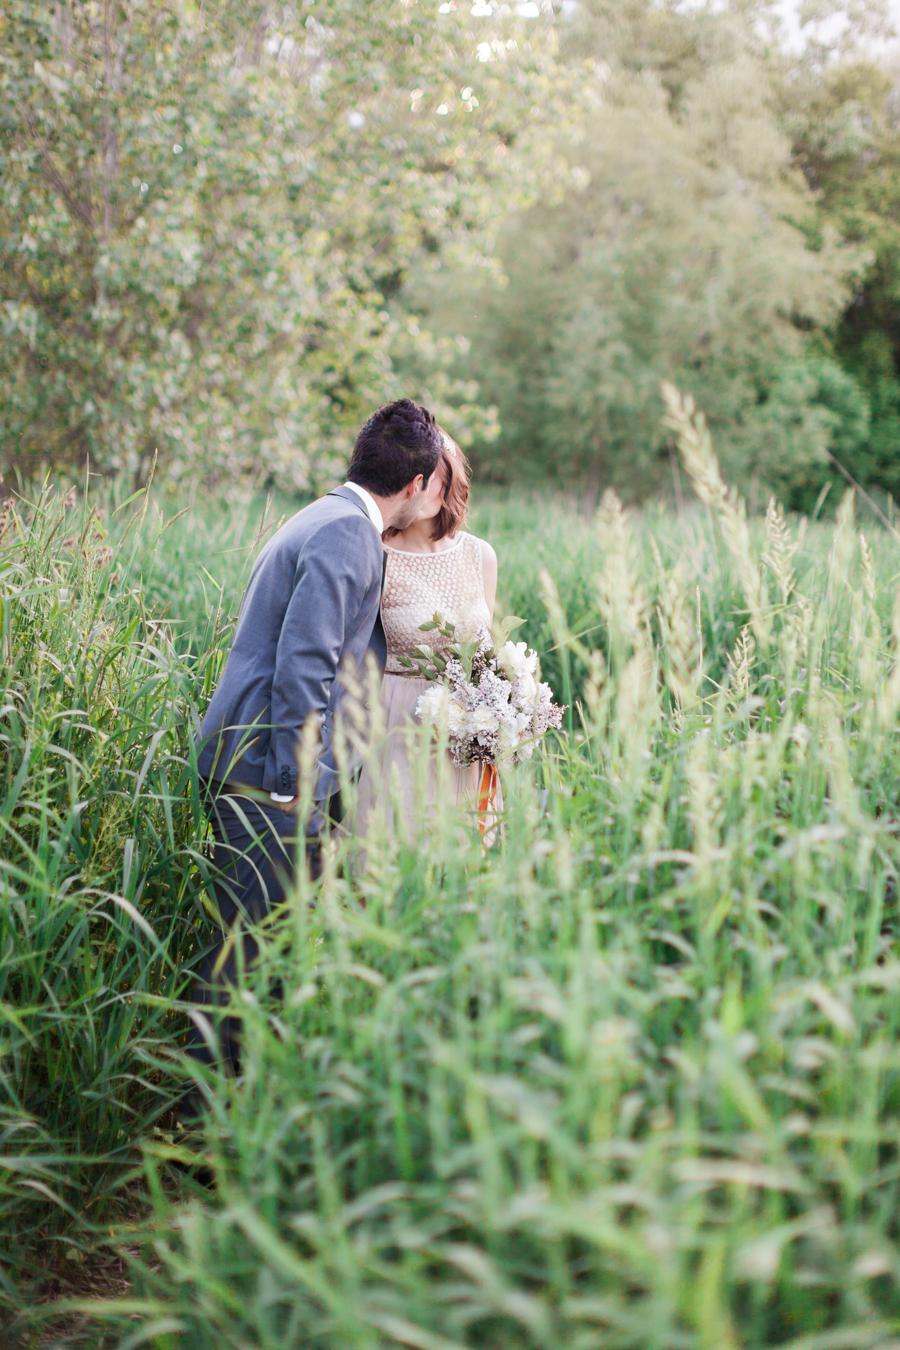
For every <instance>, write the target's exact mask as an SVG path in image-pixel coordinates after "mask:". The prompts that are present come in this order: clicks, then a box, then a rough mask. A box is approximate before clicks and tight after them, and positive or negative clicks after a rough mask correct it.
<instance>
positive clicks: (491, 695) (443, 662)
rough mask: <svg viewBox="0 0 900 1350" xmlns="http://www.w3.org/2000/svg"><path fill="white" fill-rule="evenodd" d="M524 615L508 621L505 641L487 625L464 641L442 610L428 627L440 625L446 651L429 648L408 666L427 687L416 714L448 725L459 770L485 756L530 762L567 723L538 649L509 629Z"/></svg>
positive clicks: (419, 650) (405, 661)
mask: <svg viewBox="0 0 900 1350" xmlns="http://www.w3.org/2000/svg"><path fill="white" fill-rule="evenodd" d="M521 623H524V619H516V618H513V617H510V618H507V619H504V620H503V622H502V623H501V624H500V625H498V631H497V639H498V640H497V641H496V643H495V640H494V638H492V636H491V634H490V633H489V632H488V631H487V629H480V630H479V631H478V632H476V633H475V635H474V637H473V638H472V640H471V641H470V642H456V641H453V639H454V638H455V637H456V630H455V628H454V627H453V625H452V624H448V623H445V622H444V620H443V619H442V617H441V616H440V614H435V616H434V618H433V619H432V620H431V622H430V623H423V624H422V625H421V631H422V632H428V631H433V630H437V631H438V632H439V633H440V634H441V636H442V637H444V638H447V639H450V641H449V642H448V644H447V645H446V646H443V647H442V648H441V649H440V650H439V651H435V650H433V649H432V648H431V647H428V646H426V645H424V644H423V645H422V646H420V647H416V649H415V651H413V652H411V653H410V655H409V656H407V657H402V658H400V659H401V664H402V665H405V666H407V667H408V668H410V669H411V670H414V671H416V673H417V674H419V675H422V676H424V677H425V679H427V680H430V681H432V684H433V688H431V689H426V691H425V693H424V694H422V695H421V697H420V698H419V700H418V702H417V703H416V716H417V717H419V718H421V720H422V721H423V722H428V723H430V724H431V725H432V726H435V727H440V728H444V727H446V730H447V734H448V737H449V746H450V754H451V756H452V758H453V763H454V764H455V765H456V766H457V767H458V768H463V767H465V766H466V765H469V764H475V763H476V762H478V761H481V762H482V763H484V764H487V765H493V766H495V767H496V766H498V765H501V764H515V763H517V762H518V761H519V760H521V759H530V758H531V756H532V754H533V753H534V747H535V746H536V745H537V743H538V742H539V741H540V740H541V738H542V737H543V736H544V735H546V733H547V731H548V730H549V729H550V727H557V728H558V727H561V726H562V716H563V712H564V711H565V709H564V708H562V707H560V706H559V704H557V703H554V702H553V693H552V691H551V689H550V686H549V685H548V684H545V683H543V682H542V680H541V676H540V667H539V666H538V658H537V652H534V651H531V650H530V649H529V648H528V647H526V645H525V643H524V642H512V641H510V637H509V634H510V633H511V632H512V631H513V629H515V628H518V626H519V625H520V624H521Z"/></svg>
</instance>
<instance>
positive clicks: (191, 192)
mask: <svg viewBox="0 0 900 1350" xmlns="http://www.w3.org/2000/svg"><path fill="white" fill-rule="evenodd" d="M494 29H496V24H495V25H494ZM501 29H502V36H503V39H504V41H503V42H502V43H499V40H498V45H499V46H501V47H502V55H503V60H502V61H495V62H487V63H486V64H485V63H484V62H479V60H478V55H477V41H478V38H479V36H483V33H482V31H481V28H480V26H479V24H478V22H477V21H475V20H472V19H471V18H470V16H468V14H467V15H466V16H465V17H463V15H462V14H461V13H460V14H459V15H456V14H453V13H448V14H446V15H440V16H433V15H431V14H428V15H426V14H425V13H424V10H423V7H418V8H417V7H416V6H401V5H395V4H389V3H384V4H368V5H366V6H365V7H364V8H360V6H359V5H354V4H351V3H347V2H346V0H329V2H328V3H319V4H318V5H317V6H316V8H315V12H312V10H311V9H310V8H309V7H305V8H304V7H301V6H291V5H288V6H285V7H283V8H282V9H280V10H279V12H278V16H277V19H276V16H275V15H274V14H269V12H268V11H266V10H265V9H262V10H261V9H258V8H257V7H255V6H250V5H247V4H245V3H242V0H213V3H211V4H203V5H200V6H197V5H194V4H192V3H190V2H189V0H184V2H183V3H178V4H176V5H174V6H170V5H160V4H156V3H152V2H150V3H146V4H143V3H142V4H136V5H135V4H129V5H121V4H116V3H113V4H106V5H104V6H101V7H99V8H98V7H97V6H96V5H94V4H93V3H87V0H84V2H83V0H70V2H67V3H65V4H60V5H50V4H47V3H42V2H41V0H14V3H13V4H11V5H8V6H6V7H5V9H4V12H3V15H2V16H0V34H2V54H0V100H2V107H3V114H2V124H0V154H2V177H0V237H2V251H3V253H2V256H3V265H2V267H0V300H2V306H3V310H2V321H3V325H4V343H3V346H2V348H0V447H2V450H0V464H2V467H3V468H4V469H6V470H8V469H10V468H15V469H17V470H19V471H21V472H23V473H25V474H26V475H30V474H32V473H33V472H34V471H35V469H36V468H37V467H39V466H44V465H47V464H48V463H49V464H52V465H56V466H58V465H71V464H73V463H76V464H82V465H83V464H84V462H85V459H86V458H87V457H88V456H89V457H90V460H91V463H92V464H93V465H94V466H95V467H96V468H100V469H103V470H125V471H127V472H128V473H130V474H132V473H134V474H139V475H140V474H144V475H145V474H146V472H147V470H148V468H149V463H150V460H151V459H152V457H153V455H154V453H155V451H156V450H157V449H158V450H159V452H160V455H161V456H162V459H163V461H164V463H165V466H166V469H167V472H168V473H169V474H170V475H171V476H173V477H174V478H178V477H179V476H180V475H185V474H186V475H188V476H189V477H196V476H198V475H204V476H205V477H207V478H210V477H212V478H216V479H222V480H225V481H228V480H234V479H235V478H237V477H239V476H241V475H246V474H253V475H256V476H257V477H259V476H262V477H265V478H268V479H270V480H272V481H274V482H277V483H282V484H284V485H286V486H287V487H288V489H289V490H294V491H296V490H298V489H299V490H308V489H309V488H311V487H314V486H316V485H320V484H323V483H324V484H329V485H330V484H331V483H332V482H333V481H334V478H335V477H336V476H338V475H339V473H340V471H341V468H342V465H343V462H344V461H345V459H346V455H347V450H348V447H349V445H350V444H351V438H352V434H353V433H354V432H355V430H356V428H357V427H358V425H359V423H360V421H361V420H362V419H363V417H364V416H365V415H366V414H367V413H368V412H369V411H370V410H371V408H372V405H373V404H377V403H379V402H382V401H384V399H385V398H387V397H392V396H394V394H395V393H396V392H397V389H398V386H397V382H396V379H395V378H394V377H393V375H392V370H391V352H392V349H393V348H394V347H395V346H397V345H398V343H399V342H400V337H399V333H398V325H397V323H396V322H392V321H391V319H390V316H389V315H388V312H387V310H386V309H385V308H384V306H385V300H386V297H387V296H389V295H392V294H394V293H395V292H396V290H397V287H398V285H399V284H400V283H401V281H402V278H403V275H404V273H405V270H406V269H407V268H408V266H409V265H410V262H411V260H412V259H414V258H415V257H416V256H418V255H419V254H421V253H422V252H423V250H424V251H427V250H430V249H432V248H434V247H440V248H442V249H443V248H446V249H452V248H454V247H455V248H456V250H457V252H458V253H461V254H466V253H467V252H468V253H470V254H473V255H474V256H475V257H478V256H480V252H481V249H482V246H483V227H484V224H485V221H486V213H487V212H489V210H490V199H489V195H488V194H487V193H486V188H487V185H488V184H490V182H491V181H492V180H493V179H495V178H496V177H497V175H498V173H499V172H500V171H501V169H502V156H497V155H495V154H494V150H495V148H496V147H499V148H500V149H501V151H503V152H504V153H505V145H504V138H506V137H507V136H508V135H509V134H511V123H514V122H515V120H516V119H517V117H518V110H519V108H520V105H522V104H523V103H524V104H525V106H527V102H525V101H526V100H527V101H531V100H533V99H534V97H535V96H536V91H537V88H538V85H539V83H540V80H541V79H542V78H543V77H542V75H541V68H542V62H543V55H542V52H543V49H544V45H545V42H544V37H545V34H544V27H543V25H542V24H541V23H540V22H538V23H535V22H526V21H523V20H518V19H516V18H515V17H514V16H513V17H512V18H510V19H509V21H508V22H505V23H503V24H501ZM492 35H493V30H492V33H490V34H488V36H492ZM531 39H533V43H532V41H531ZM495 71H497V72H498V73H499V74H497V75H495V74H494V72H495ZM476 89H477V94H476ZM501 91H502V97H501V96H500V95H501ZM401 328H402V325H401ZM415 336H416V335H415V334H410V333H408V332H407V333H406V337H405V339H404V341H405V344H406V346H407V347H411V348H412V349H413V354H415V352H416V351H417V349H418V346H419V345H420V344H418V343H417V342H416V341H415ZM427 341H428V340H427V335H423V336H422V342H423V343H425V345H426V347H427ZM422 359H423V360H424V362H425V366H426V368H427V370H428V371H429V381H428V384H429V393H430V395H431V397H432V399H433V400H434V401H435V402H436V403H437V404H438V407H439V409H440V410H441V411H442V412H443V413H444V414H445V415H446V416H447V417H448V420H449V421H450V424H451V426H454V425H455V424H458V425H457V427H456V429H457V430H459V432H460V434H464V433H465V432H466V429H467V426H469V424H470V423H474V424H475V425H478V426H479V427H480V428H481V429H482V430H484V429H485V428H487V429H488V430H489V428H490V417H489V416H488V417H487V418H486V419H485V417H483V416H482V415H481V414H480V411H479V410H478V409H477V407H476V406H475V402H474V400H473V397H472V393H473V386H472V384H471V381H468V382H467V381H463V382H462V383H461V384H459V385H457V384H454V383H453V382H452V381H448V380H447V379H446V378H444V377H442V374H441V362H440V360H439V359H437V360H435V359H432V357H430V356H429V355H428V354H427V352H426V353H425V354H424V356H423V357H422ZM456 405H462V408H461V411H459V412H457V413H456V414H454V408H455V407H456Z"/></svg>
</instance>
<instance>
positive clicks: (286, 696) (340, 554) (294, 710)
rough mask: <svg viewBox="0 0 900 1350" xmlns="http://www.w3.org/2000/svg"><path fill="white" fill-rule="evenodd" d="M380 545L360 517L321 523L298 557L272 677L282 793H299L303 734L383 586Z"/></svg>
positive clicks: (273, 749)
mask: <svg viewBox="0 0 900 1350" xmlns="http://www.w3.org/2000/svg"><path fill="white" fill-rule="evenodd" d="M375 540H376V536H375V532H374V530H373V528H372V525H371V523H370V522H369V521H368V520H367V519H366V517H365V516H363V515H362V514H361V513H355V514H354V515H353V516H352V517H348V518H346V519H343V520H337V521H334V522H333V523H331V524H330V525H323V526H322V528H321V529H320V530H318V531H317V532H316V534H315V535H313V537H312V539H310V540H309V541H308V542H307V544H306V546H305V547H304V548H303V550H302V551H301V553H300V556H299V558H298V559H297V566H296V570H295V574H294V588H293V593H292V595H291V599H290V601H289V603H288V607H287V610H286V612H285V616H284V622H283V624H282V628H281V637H280V638H279V641H278V649H277V652H276V656H275V672H274V676H273V680H272V704H271V716H272V740H271V744H270V748H269V755H270V756H271V759H270V766H271V768H272V769H273V770H274V773H273V775H272V777H273V778H274V781H275V782H276V783H277V784H278V786H277V788H276V789H275V791H277V792H281V793H284V794H289V793H290V794H293V793H295V792H296V789H297V763H296V758H295V755H296V748H297V740H298V737H299V735H300V730H301V728H302V726H303V724H304V722H305V721H306V719H307V717H308V716H309V715H310V713H317V714H318V715H319V716H320V717H324V716H325V712H326V710H327V708H328V703H329V699H330V697H331V689H332V685H333V684H334V680H335V678H336V676H337V672H338V665H339V662H340V659H341V653H342V651H343V649H344V642H345V637H346V634H347V631H348V629H349V628H351V627H352V626H353V624H354V622H355V620H356V618H357V616H358V614H359V611H360V609H361V607H362V605H363V603H364V601H365V600H366V598H367V596H369V594H370V592H371V589H372V587H373V586H377V585H378V583H379V581H380V577H381V547H380V544H379V545H378V546H377V547H375V546H374V545H375ZM270 781H272V779H271V778H270Z"/></svg>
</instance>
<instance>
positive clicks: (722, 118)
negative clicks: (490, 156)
mask: <svg viewBox="0 0 900 1350" xmlns="http://www.w3.org/2000/svg"><path fill="white" fill-rule="evenodd" d="M765 8H766V7H764V6H752V5H751V6H747V5H743V6H740V5H733V6H732V7H731V8H730V9H729V10H726V11H725V12H724V13H711V12H705V11H704V12H682V10H681V8H680V7H678V6H676V5H675V4H669V5H656V4H651V3H649V0H646V2H644V0H624V2H623V3H621V4H616V5H612V4H607V3H603V2H602V0H600V2H598V3H594V4H589V3H585V4H583V5H581V6H580V7H579V10H578V11H577V18H576V20H575V23H574V25H573V27H572V29H571V30H570V31H569V32H568V33H567V35H566V36H565V38H564V40H563V42H562V53H563V58H564V60H565V62H566V63H567V64H568V66H569V68H570V69H575V68H578V69H580V70H581V71H583V72H584V75H583V83H582V100H581V108H580V113H579V116H578V118H577V119H576V124H575V126H574V127H573V132H572V134H571V135H569V136H567V137H561V138H560V139H559V141H558V142H557V151H558V156H559V161H560V163H561V164H562V166H563V168H564V174H563V177H564V178H565V180H566V186H565V189H564V190H563V189H560V188H558V187H557V184H558V183H559V181H560V175H559V173H558V166H557V174H556V178H555V180H554V179H553V178H551V176H550V175H548V177H547V184H548V186H547V190H546V191H545V192H544V193H543V194H542V199H541V200H539V201H538V202H537V203H536V204H535V205H533V206H532V207H530V208H529V209H528V210H525V211H522V212H519V213H517V214H516V215H515V216H514V217H513V218H511V219H510V220H509V221H508V223H507V225H506V226H505V228H504V230H503V231H502V233H501V240H502V242H501V246H500V250H499V254H500V260H501V263H502V265H503V267H504V269H505V273H506V276H507V279H508V284H507V285H506V286H505V288H503V289H499V290H498V289H496V288H494V289H493V290H492V289H491V288H489V287H485V288H484V289H483V291H482V293H481V295H480V297H479V302H478V304H477V305H474V306H473V307H472V309H473V311H474V312H475V313H476V314H477V319H475V320H474V321H470V322H469V324H468V325H467V326H464V327H463V331H464V332H465V333H466V334H467V336H469V337H470V338H471V340H472V343H473V348H472V350H473V354H474V356H475V366H476V368H477V369H478V370H479V378H480V380H481V385H482V389H483V390H484V391H485V393H486V394H487V396H488V397H489V398H490V399H491V401H493V402H496V403H497V405H498V408H499V416H500V423H501V427H502V432H501V436H500V438H499V440H498V441H497V442H496V444H495V446H494V447H487V446H482V447H479V448H478V459H479V463H480V464H481V466H482V468H483V469H484V470H486V471H489V472H491V473H493V474H495V475H496V476H500V477H504V478H509V477H511V476H513V475H515V474H516V473H518V472H521V471H522V469H523V468H526V469H528V468H530V470H531V472H532V474H533V475H534V476H541V475H543V474H545V473H547V472H549V473H554V474H556V475H557V476H558V477H559V478H560V479H562V480H564V481H565V480H569V481H572V480H575V481H581V482H585V481H587V482H593V483H595V484H596V483H598V482H600V481H612V482H614V483H616V485H617V486H618V487H619V488H620V489H622V490H624V491H625V492H627V493H630V494H642V493H646V492H647V491H652V490H653V489H654V488H655V487H656V486H657V485H658V483H659V479H660V474H661V472H665V473H666V475H667V476H668V463H667V461H666V463H665V467H664V469H661V465H660V454H661V453H665V445H664V443H663V442H662V441H661V436H660V432H659V422H660V402H659V392H658V391H659V384H660V381H661V380H662V379H664V378H667V379H671V380H674V381H675V382H676V383H677V384H678V385H679V386H680V387H682V388H684V389H685V390H689V391H690V392H691V393H693V394H694V395H695V397H696V398H697V399H698V401H699V403H700V405H701V406H702V407H703V408H704V409H705V410H706V411H707V413H708V415H709V417H710V420H711V422H712V423H713V426H714V428H715V433H716V438H717V445H718V446H719V448H720V452H721V455H722V458H723V461H724V462H725V465H726V472H727V473H728V474H729V475H731V476H732V477H734V478H736V479H738V480H741V479H743V480H744V481H746V480H747V479H748V478H749V477H750V476H751V475H754V474H755V475H757V476H758V477H759V479H760V481H761V485H762V486H763V487H765V486H766V485H769V486H773V487H778V488H779V489H780V490H791V489H792V488H793V486H794V485H796V484H798V483H802V482H803V481H805V479H806V477H807V476H808V475H809V473H810V472H811V466H813V465H815V464H818V463H820V462H823V456H824V451H826V450H827V449H829V447H830V446H831V444H832V441H833V438H834V436H835V435H837V434H841V435H846V434H849V432H848V427H849V426H850V425H851V424H852V425H853V426H855V427H856V428H857V430H858V428H859V419H860V417H861V416H862V417H863V419H864V417H865V410H864V409H860V408H859V407H858V406H857V405H856V403H854V401H853V399H852V397H851V398H850V399H849V403H848V399H847V398H836V399H835V398H833V397H832V395H833V394H834V388H833V386H835V385H836V384H838V385H840V384H841V379H842V378H843V377H842V375H841V371H840V369H839V368H838V367H837V366H836V365H835V364H834V362H833V360H830V358H829V354H828V352H827V351H825V350H820V349H818V348H814V347H812V346H811V343H810V333H818V332H820V331H821V330H823V329H824V328H827V327H828V325H830V324H832V323H833V322H834V321H835V320H836V318H837V317H838V315H839V314H840V313H841V311H842V309H843V306H844V304H845V303H846V299H847V295H848V287H849V286H850V285H851V284H852V280H853V278H854V277H855V276H856V275H858V272H859V269H860V266H861V265H862V258H861V256H860V253H859V251H858V250H856V249H854V248H852V247H847V246H845V245H843V243H842V241H841V239H840V237H839V236H838V233H837V231H835V230H832V231H830V232H829V231H824V232H823V233H822V234H821V237H820V238H819V239H818V240H817V241H816V246H815V247H814V248H813V247H810V241H809V239H808V237H807V235H806V234H805V233H804V231H803V230H802V229H801V227H800V221H801V220H802V218H803V216H804V214H805V213H808V212H809V211H810V210H811V209H812V205H813V203H812V198H811V194H810V192H809V189H808V187H807V185H806V183H805V182H804V180H803V178H802V176H801V175H800V174H799V172H798V171H797V169H796V167H795V165H794V163H793V161H792V154H791V144H790V141H789V140H788V138H787V137H786V135H785V134H784V132H783V131H782V129H781V128H780V126H779V121H778V108H777V106H776V98H775V95H776V91H777V88H778V81H779V80H780V78H781V75H782V66H781V64H780V63H779V62H778V61H777V60H776V59H775V58H774V57H773V56H772V54H771V51H770V50H768V49H767V48H766V46H765V44H764V43H762V42H761V41H760V40H759V38H758V36H757V34H756V26H755V25H756V21H757V20H758V19H759V17H760V14H761V12H762V11H763V10H764V9H765ZM421 304H422V307H423V314H424V321H425V322H427V323H429V324H431V325H433V326H435V327H438V326H440V324H441V323H443V324H445V325H447V326H449V327H451V328H453V327H455V326H457V325H459V326H463V322H464V317H463V316H462V315H461V314H459V312H458V310H457V309H455V308H454V306H453V301H452V297H450V296H448V295H447V294H446V293H443V294H442V293H440V292H437V291H436V290H435V288H434V287H433V286H431V287H426V286H424V285H423V287H422V300H421ZM438 316H443V317H438ZM829 362H830V363H829ZM845 383H846V380H845ZM842 388H843V386H842ZM844 392H845V393H846V392H847V391H846V390H844ZM851 392H852V391H851ZM848 397H849V395H848ZM829 400H830V401H829ZM851 404H852V405H853V407H852V410H851V407H850V405H851ZM845 413H846V416H847V417H848V418H849V422H848V424H847V427H845V426H844V421H843V420H842V419H843V418H844V415H845Z"/></svg>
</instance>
